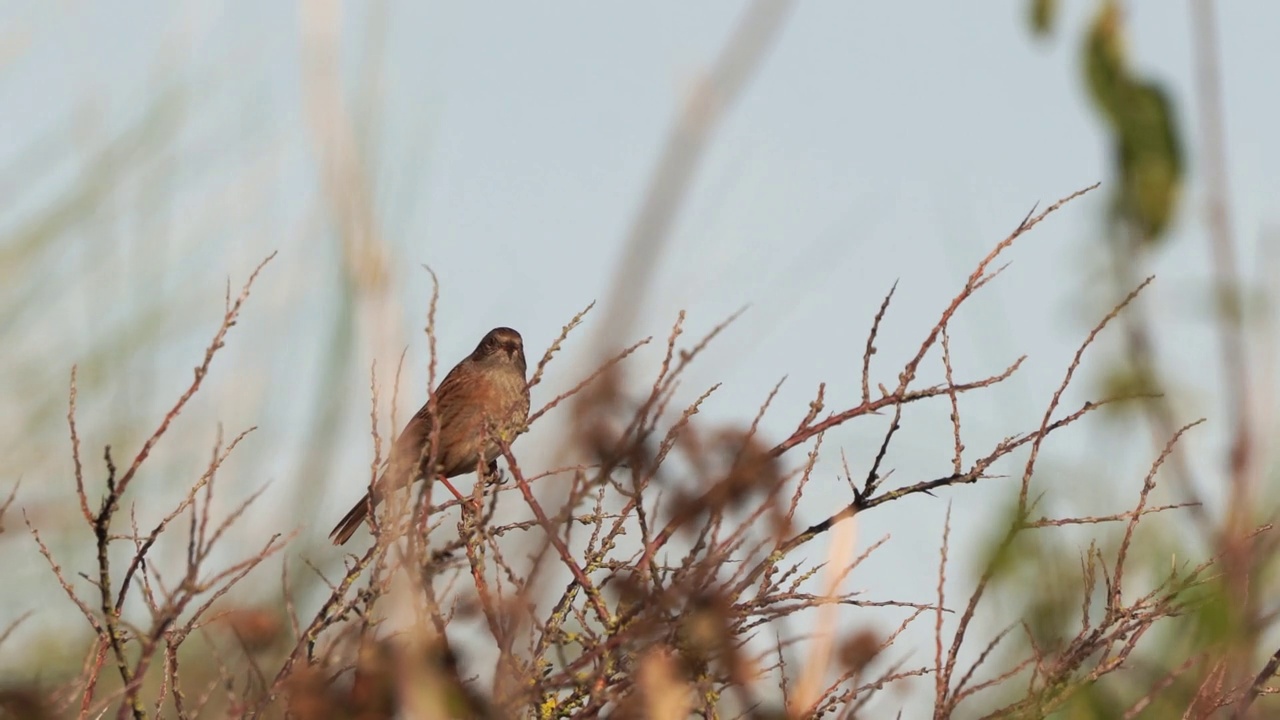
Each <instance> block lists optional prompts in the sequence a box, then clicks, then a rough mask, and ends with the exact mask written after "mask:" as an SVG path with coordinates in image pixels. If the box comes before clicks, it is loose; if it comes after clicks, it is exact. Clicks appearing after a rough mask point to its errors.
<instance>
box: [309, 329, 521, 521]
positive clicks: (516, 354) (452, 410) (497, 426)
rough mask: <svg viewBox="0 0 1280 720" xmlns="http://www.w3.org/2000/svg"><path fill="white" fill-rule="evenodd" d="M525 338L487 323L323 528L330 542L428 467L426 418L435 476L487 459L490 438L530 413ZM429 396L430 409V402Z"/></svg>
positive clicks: (492, 452) (495, 451) (508, 432)
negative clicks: (363, 488) (349, 502)
mask: <svg viewBox="0 0 1280 720" xmlns="http://www.w3.org/2000/svg"><path fill="white" fill-rule="evenodd" d="M526 370H527V365H526V364H525V359H524V340H523V338H521V337H520V333H518V332H516V331H515V330H512V329H511V328H509V327H497V328H494V329H492V330H490V331H489V332H488V333H487V334H486V335H485V336H484V339H482V340H481V341H480V344H478V345H476V349H475V350H474V351H472V353H471V354H470V355H468V356H467V357H466V358H464V359H463V360H462V362H459V363H458V364H457V365H455V366H454V368H453V369H452V370H450V371H449V373H448V374H447V375H445V376H444V380H441V381H440V385H439V386H438V387H437V388H436V392H435V395H434V400H428V401H427V403H426V404H425V405H423V406H422V409H421V410H419V411H418V412H417V413H416V414H415V415H414V416H413V417H412V418H411V419H410V420H409V422H408V423H406V424H405V426H404V430H402V431H401V432H400V436H399V437H397V438H396V441H395V443H394V444H393V445H392V446H391V457H390V458H389V459H388V462H387V468H386V470H384V471H383V473H382V476H381V477H379V478H378V481H377V482H376V483H375V484H374V486H373V488H372V492H373V496H372V498H370V496H369V493H368V492H366V493H365V495H364V497H362V498H360V501H359V502H357V503H356V504H355V505H354V506H353V507H352V508H351V510H350V512H348V513H347V514H346V516H344V517H343V518H342V520H341V521H339V522H338V524H337V525H336V526H335V527H334V528H333V532H331V533H329V539H330V540H331V541H333V544H334V545H343V544H345V543H346V542H347V541H348V540H350V539H351V536H352V534H354V533H355V531H356V530H357V529H359V527H360V525H362V524H363V523H364V521H365V518H366V517H367V516H368V514H369V509H370V508H371V507H373V506H375V505H377V504H378V503H379V502H381V501H382V499H383V498H384V497H386V496H387V494H388V493H390V492H392V491H394V490H397V489H400V488H403V487H406V486H408V485H410V484H411V483H413V482H415V481H417V480H419V479H421V478H423V477H425V476H426V474H427V470H428V469H427V468H426V464H427V462H428V461H429V458H428V456H429V455H430V454H431V452H430V447H429V444H430V442H431V435H432V422H433V419H432V418H433V417H434V418H435V419H436V420H438V421H439V423H440V429H439V432H437V433H436V435H437V437H436V450H435V456H436V458H435V460H436V462H435V468H434V474H435V476H436V477H443V478H451V477H454V476H457V475H463V474H466V473H468V472H474V471H476V469H477V468H479V467H481V466H488V465H489V464H490V463H492V462H493V461H494V460H495V459H497V457H498V455H499V454H501V452H502V451H501V450H500V449H499V447H498V444H497V442H495V440H494V437H495V435H496V436H499V437H503V438H505V439H507V440H508V441H509V440H510V439H513V438H514V437H515V435H516V434H517V433H519V432H523V430H524V425H525V423H526V422H527V421H528V419H529V385H528V383H527V382H526V380H525V372H526ZM433 402H434V405H435V409H434V414H433V411H432V404H433Z"/></svg>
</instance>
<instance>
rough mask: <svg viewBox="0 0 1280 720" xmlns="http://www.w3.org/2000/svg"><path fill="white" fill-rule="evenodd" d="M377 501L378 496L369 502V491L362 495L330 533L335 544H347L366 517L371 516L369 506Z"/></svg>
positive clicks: (330, 537)
mask: <svg viewBox="0 0 1280 720" xmlns="http://www.w3.org/2000/svg"><path fill="white" fill-rule="evenodd" d="M377 502H378V501H377V499H376V498H375V499H374V501H373V503H370V502H369V493H365V494H364V495H361V496H360V500H359V501H358V502H356V504H355V505H354V506H352V508H351V510H350V512H348V513H347V514H346V515H344V516H342V519H341V520H339V521H338V524H337V525H336V526H334V528H333V532H331V533H329V539H330V540H332V541H333V544H334V545H345V544H346V542H347V541H348V540H350V539H351V536H352V535H354V534H355V532H356V530H359V529H360V526H361V525H363V524H364V519H365V518H366V517H368V516H369V506H370V505H371V504H377Z"/></svg>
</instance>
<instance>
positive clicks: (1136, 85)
mask: <svg viewBox="0 0 1280 720" xmlns="http://www.w3.org/2000/svg"><path fill="white" fill-rule="evenodd" d="M1124 40H1125V38H1124V26H1123V22H1122V18H1121V17H1120V9H1119V6H1118V5H1117V3H1116V2H1114V0H1108V1H1107V2H1104V3H1102V4H1101V6H1100V7H1099V9H1098V13H1097V15H1096V16H1095V18H1094V21H1093V24H1092V27H1091V28H1090V30H1089V33H1088V35H1087V36H1086V38H1085V47H1084V72H1085V81H1086V84H1087V86H1088V89H1089V94H1090V97H1092V98H1093V101H1094V106H1095V107H1096V108H1097V110H1098V111H1099V113H1100V114H1101V115H1102V117H1103V119H1104V121H1105V122H1106V124H1107V127H1108V129H1109V131H1110V133H1111V145H1112V154H1113V160H1114V163H1115V168H1116V172H1117V174H1118V175H1119V182H1118V184H1117V189H1116V191H1115V195H1114V197H1113V200H1112V202H1113V212H1114V214H1115V220H1117V221H1118V222H1120V223H1122V224H1125V225H1127V224H1132V225H1133V226H1134V227H1135V228H1136V229H1137V230H1138V232H1139V236H1138V237H1139V240H1140V241H1141V242H1143V243H1145V244H1150V245H1154V244H1156V243H1158V242H1159V241H1160V240H1161V239H1162V238H1163V236H1164V234H1165V232H1166V230H1168V228H1169V223H1170V221H1171V219H1172V218H1173V216H1174V214H1175V213H1176V211H1177V209H1178V201H1179V198H1180V191H1181V187H1182V179H1183V173H1184V170H1185V167H1184V166H1185V161H1184V157H1183V149H1182V139H1181V136H1180V134H1179V132H1178V129H1177V127H1176V123H1175V119H1174V111H1173V105H1172V102H1171V101H1170V99H1169V95H1168V93H1167V92H1166V91H1165V90H1164V88H1163V87H1162V86H1161V85H1159V84H1158V83H1156V82H1154V81H1151V80H1146V79H1143V78H1141V77H1139V76H1138V75H1137V74H1136V72H1135V71H1134V69H1133V67H1132V65H1131V63H1130V61H1129V58H1128V56H1127V53H1126V52H1125V47H1124Z"/></svg>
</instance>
